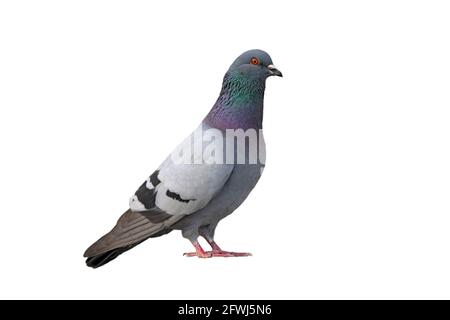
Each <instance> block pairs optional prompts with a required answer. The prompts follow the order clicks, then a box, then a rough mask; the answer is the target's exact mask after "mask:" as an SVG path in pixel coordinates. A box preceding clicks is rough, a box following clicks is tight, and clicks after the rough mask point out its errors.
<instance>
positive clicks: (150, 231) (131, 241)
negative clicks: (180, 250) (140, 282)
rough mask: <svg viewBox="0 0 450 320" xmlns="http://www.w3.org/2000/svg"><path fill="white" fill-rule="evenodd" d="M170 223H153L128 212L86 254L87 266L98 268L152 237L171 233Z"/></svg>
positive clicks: (140, 215)
mask: <svg viewBox="0 0 450 320" xmlns="http://www.w3.org/2000/svg"><path fill="white" fill-rule="evenodd" d="M170 220H172V219H168V221H161V222H158V223H154V222H151V221H150V220H149V219H148V218H146V217H145V216H143V215H142V214H140V213H139V212H135V211H131V210H128V211H126V212H125V213H124V214H123V215H122V216H121V217H120V218H119V220H118V221H117V224H116V226H115V227H114V228H113V229H112V230H111V231H110V232H109V233H107V234H105V235H104V236H103V237H101V238H100V239H99V240H97V241H96V242H95V243H94V244H92V245H91V246H90V247H89V248H88V249H87V250H86V252H85V253H84V257H86V258H87V260H86V264H87V266H89V267H92V268H98V267H100V266H103V265H104V264H106V263H108V262H109V261H111V260H113V259H115V258H117V257H118V256H119V255H120V254H122V253H124V252H125V251H128V250H130V249H131V248H133V247H135V246H137V245H138V244H140V243H141V242H143V241H145V240H147V239H148V238H151V237H156V236H160V235H163V234H166V233H168V232H170V231H171V230H170V229H168V228H167V226H168V224H171V223H168V222H170Z"/></svg>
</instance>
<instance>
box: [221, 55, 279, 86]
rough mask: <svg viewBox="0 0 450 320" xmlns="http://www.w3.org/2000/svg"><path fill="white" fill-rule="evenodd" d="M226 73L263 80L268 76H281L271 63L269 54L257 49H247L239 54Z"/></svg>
mask: <svg viewBox="0 0 450 320" xmlns="http://www.w3.org/2000/svg"><path fill="white" fill-rule="evenodd" d="M228 73H231V74H236V73H237V74H239V75H241V76H243V77H248V78H253V79H264V80H265V79H267V77H270V76H278V77H282V76H283V74H282V73H281V72H280V71H279V70H278V69H277V68H275V66H274V65H273V62H272V58H270V56H269V54H268V53H267V52H265V51H263V50H258V49H254V50H249V51H246V52H244V53H243V54H241V55H240V56H239V57H238V58H237V59H236V60H235V61H234V62H233V64H232V65H231V66H230V69H228Z"/></svg>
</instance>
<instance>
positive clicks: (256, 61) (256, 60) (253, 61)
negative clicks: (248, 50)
mask: <svg viewBox="0 0 450 320" xmlns="http://www.w3.org/2000/svg"><path fill="white" fill-rule="evenodd" d="M250 63H251V64H254V65H258V64H259V59H258V58H255V57H253V58H252V59H251V60H250Z"/></svg>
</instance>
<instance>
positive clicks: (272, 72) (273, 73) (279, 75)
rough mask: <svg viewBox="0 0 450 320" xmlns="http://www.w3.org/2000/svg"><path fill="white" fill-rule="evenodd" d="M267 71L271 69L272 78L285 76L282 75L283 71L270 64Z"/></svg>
mask: <svg viewBox="0 0 450 320" xmlns="http://www.w3.org/2000/svg"><path fill="white" fill-rule="evenodd" d="M267 69H269V74H270V75H271V76H277V77H283V74H282V73H281V71H280V70H278V69H277V68H275V66H274V65H273V64H269V65H268V66H267Z"/></svg>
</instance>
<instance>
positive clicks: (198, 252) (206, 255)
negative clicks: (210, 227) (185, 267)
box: [183, 240, 212, 258]
mask: <svg viewBox="0 0 450 320" xmlns="http://www.w3.org/2000/svg"><path fill="white" fill-rule="evenodd" d="M191 242H192V245H193V246H194V248H195V252H186V253H184V254H183V256H185V257H199V258H211V257H212V255H211V253H210V252H205V250H203V248H202V246H201V245H200V243H198V241H197V240H195V241H191Z"/></svg>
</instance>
